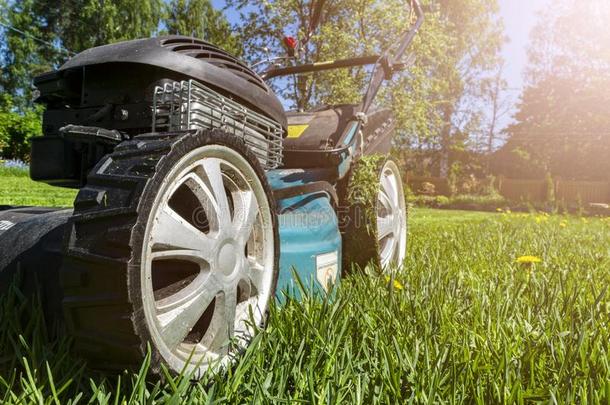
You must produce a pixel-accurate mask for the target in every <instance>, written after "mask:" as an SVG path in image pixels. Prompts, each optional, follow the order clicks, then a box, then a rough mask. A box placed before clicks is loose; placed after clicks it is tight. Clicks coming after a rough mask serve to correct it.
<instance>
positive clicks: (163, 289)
mask: <svg viewBox="0 0 610 405" xmlns="http://www.w3.org/2000/svg"><path fill="white" fill-rule="evenodd" d="M145 241H147V242H148V245H147V246H146V247H145V249H144V251H143V257H142V295H143V297H142V299H143V303H144V312H145V317H146V320H147V324H148V325H147V327H148V330H149V332H150V334H151V337H152V340H153V343H154V344H155V346H156V348H157V349H158V350H159V352H160V353H161V355H162V356H163V358H164V360H165V362H166V363H168V364H169V365H170V367H172V368H173V369H174V370H175V371H178V372H180V371H181V370H182V369H184V368H185V366H186V368H187V369H193V368H198V369H199V370H201V371H202V370H203V369H204V368H207V367H209V366H213V365H215V364H223V363H224V362H225V361H226V360H228V358H229V354H231V352H232V351H233V349H235V348H236V347H237V348H238V347H239V346H240V345H241V346H243V345H244V344H245V342H246V340H247V338H248V337H250V336H251V334H252V327H251V325H250V323H249V320H250V314H252V317H253V318H254V319H253V321H254V323H255V324H260V323H262V320H263V317H264V313H265V311H266V308H267V304H268V300H269V298H270V295H271V288H272V286H271V285H272V279H273V265H274V246H273V244H274V238H273V228H272V218H271V210H270V207H269V203H268V200H267V197H266V194H265V190H264V188H263V186H262V184H261V182H260V180H259V179H258V177H257V175H256V172H255V171H254V170H253V169H252V167H251V166H250V165H249V163H248V162H247V161H246V160H245V159H244V158H243V157H242V156H241V155H240V154H239V153H237V152H236V151H234V150H232V149H229V148H226V147H223V146H220V145H210V146H206V147H203V148H200V149H198V150H195V151H193V152H191V153H190V154H188V155H187V156H185V157H184V158H183V159H181V161H180V162H178V164H176V167H175V169H173V170H172V172H170V174H169V175H168V176H166V178H165V180H164V183H163V184H162V186H161V188H160V191H159V193H158V195H157V198H156V200H155V203H154V205H153V209H152V211H151V213H150V217H149V221H148V225H147V229H146V238H145ZM232 342H234V343H237V344H236V345H234V344H231V343H232Z"/></svg>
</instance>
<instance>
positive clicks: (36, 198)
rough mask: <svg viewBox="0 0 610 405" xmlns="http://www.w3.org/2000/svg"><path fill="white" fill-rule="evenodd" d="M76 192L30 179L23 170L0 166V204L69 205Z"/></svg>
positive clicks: (72, 201)
mask: <svg viewBox="0 0 610 405" xmlns="http://www.w3.org/2000/svg"><path fill="white" fill-rule="evenodd" d="M76 193H77V190H72V189H67V188H59V187H51V186H49V185H47V184H43V183H37V182H35V181H32V180H30V178H29V173H28V172H27V171H25V170H22V169H15V168H5V167H0V205H35V206H48V207H71V206H72V204H73V203H74V198H75V197H76Z"/></svg>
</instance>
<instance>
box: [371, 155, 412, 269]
mask: <svg viewBox="0 0 610 405" xmlns="http://www.w3.org/2000/svg"><path fill="white" fill-rule="evenodd" d="M379 182H380V186H379V193H378V195H377V238H378V240H379V248H380V257H381V267H382V268H383V269H384V270H387V269H388V268H389V267H390V266H393V265H399V264H400V263H402V261H403V260H404V258H405V255H406V238H407V220H406V213H407V212H406V204H405V197H404V192H403V188H402V181H401V178H400V171H399V170H398V166H396V164H395V163H394V162H393V161H391V160H389V161H387V162H386V164H385V165H384V166H383V169H382V171H381V176H380V178H379Z"/></svg>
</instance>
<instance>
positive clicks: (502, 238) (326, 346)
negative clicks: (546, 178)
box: [0, 209, 610, 404]
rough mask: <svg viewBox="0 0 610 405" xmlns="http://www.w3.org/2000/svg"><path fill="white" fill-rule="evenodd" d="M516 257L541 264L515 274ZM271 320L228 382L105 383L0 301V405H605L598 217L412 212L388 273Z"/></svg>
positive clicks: (217, 378)
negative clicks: (399, 261)
mask: <svg viewBox="0 0 610 405" xmlns="http://www.w3.org/2000/svg"><path fill="white" fill-rule="evenodd" d="M523 255H535V256H537V257H539V258H541V259H542V263H536V264H532V265H527V264H519V263H517V262H516V259H517V258H518V257H520V256H523ZM396 281H397V282H396V283H393V282H392V280H389V281H388V280H386V278H385V277H379V276H372V275H366V274H363V273H358V274H355V275H352V276H350V277H347V278H345V279H344V280H343V281H342V283H341V286H340V288H339V290H338V293H337V295H336V296H335V297H334V299H332V300H323V299H319V298H312V297H309V298H307V299H305V300H304V301H302V302H297V301H294V300H288V302H287V303H286V304H285V306H283V307H282V308H281V309H278V308H272V314H271V319H270V323H269V325H268V328H267V329H266V330H265V331H262V332H261V333H259V334H258V335H257V336H256V338H255V339H254V341H253V343H252V345H251V346H250V347H249V349H248V350H247V352H246V353H245V354H244V355H243V356H241V357H240V358H239V359H238V361H237V362H236V364H235V365H234V366H233V367H231V368H230V369H229V370H227V371H226V372H223V373H220V374H218V375H207V376H205V377H204V378H203V379H202V380H201V381H200V382H197V383H194V384H193V383H191V382H190V381H189V378H188V376H181V377H175V378H171V379H166V380H165V381H164V382H163V383H161V382H155V381H154V380H149V381H148V382H146V378H145V376H146V373H147V369H146V367H147V363H146V362H145V363H144V364H143V366H142V369H141V370H139V371H136V372H131V373H128V372H124V373H122V374H120V375H111V376H102V375H101V374H98V373H95V372H92V371H89V370H87V369H86V368H85V367H84V366H85V365H84V363H83V362H82V361H81V360H79V359H77V358H75V357H73V355H72V353H71V351H70V342H69V340H68V339H65V338H62V339H51V338H49V337H48V334H47V331H46V329H45V328H44V323H43V319H42V317H41V311H40V304H39V303H38V302H37V301H34V302H29V301H27V300H26V299H25V298H24V297H22V296H20V295H19V293H18V292H17V291H14V290H13V291H12V292H11V293H10V294H7V295H5V296H4V297H2V298H1V299H0V316H1V317H2V321H1V322H2V328H1V329H0V370H5V371H3V372H1V373H0V376H1V379H0V402H1V403H18V402H39V403H61V404H64V403H69V401H76V400H79V401H80V402H81V403H87V402H89V401H91V402H94V403H124V402H126V403H143V402H147V403H153V402H156V403H179V402H188V401H193V402H198V403H204V402H209V403H213V402H229V403H261V402H263V403H268V402H281V401H285V402H293V401H294V402H295V403H298V402H297V401H300V402H302V403H316V404H317V403H350V404H351V403H363V404H370V403H406V402H414V403H422V402H442V401H445V402H450V403H469V404H470V403H481V404H486V403H515V402H517V403H531V402H536V401H543V402H547V403H553V402H558V403H608V402H609V401H610V351H609V350H610V326H609V322H608V319H609V317H610V295H609V294H610V293H609V292H608V291H607V288H608V285H610V220H607V219H606V220H601V219H581V218H577V217H564V216H550V217H549V216H545V215H530V214H483V213H477V212H460V211H435V210H428V209H417V210H414V211H413V213H412V215H411V218H410V239H409V255H408V260H407V261H406V263H405V265H404V266H403V268H401V269H400V270H399V271H398V273H397V274H396Z"/></svg>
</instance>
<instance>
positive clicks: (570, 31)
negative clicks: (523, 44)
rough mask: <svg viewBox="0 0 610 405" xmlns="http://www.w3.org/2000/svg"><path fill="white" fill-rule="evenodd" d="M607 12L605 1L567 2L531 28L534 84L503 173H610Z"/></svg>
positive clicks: (504, 156) (500, 162) (500, 164)
mask: <svg viewBox="0 0 610 405" xmlns="http://www.w3.org/2000/svg"><path fill="white" fill-rule="evenodd" d="M608 18H610V4H608V2H606V1H604V0H581V1H574V0H563V1H562V2H559V3H557V4H556V7H555V8H554V9H553V10H549V11H548V12H547V13H546V14H544V15H542V16H541V19H540V21H539V23H538V24H537V26H536V27H535V29H534V31H533V32H532V38H531V44H530V49H529V60H530V63H529V66H528V70H527V75H526V78H527V86H526V88H525V90H524V92H523V94H522V96H521V101H520V103H519V105H518V111H517V113H516V115H515V119H516V123H515V124H514V125H512V126H511V127H509V129H508V134H509V140H508V142H507V144H506V146H505V147H504V148H502V150H501V151H499V152H498V155H497V159H496V161H497V164H496V170H497V171H499V172H500V173H502V174H507V175H513V176H527V177H537V178H542V177H544V176H545V175H547V174H551V175H553V176H561V177H564V178H572V179H603V180H608V179H610V159H608V156H610V115H609V114H608V110H607V109H608V105H610V94H609V93H608V89H609V88H610V33H608V30H607V28H606V22H607V21H608ZM591 38H595V40H594V41H592V40H591Z"/></svg>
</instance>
